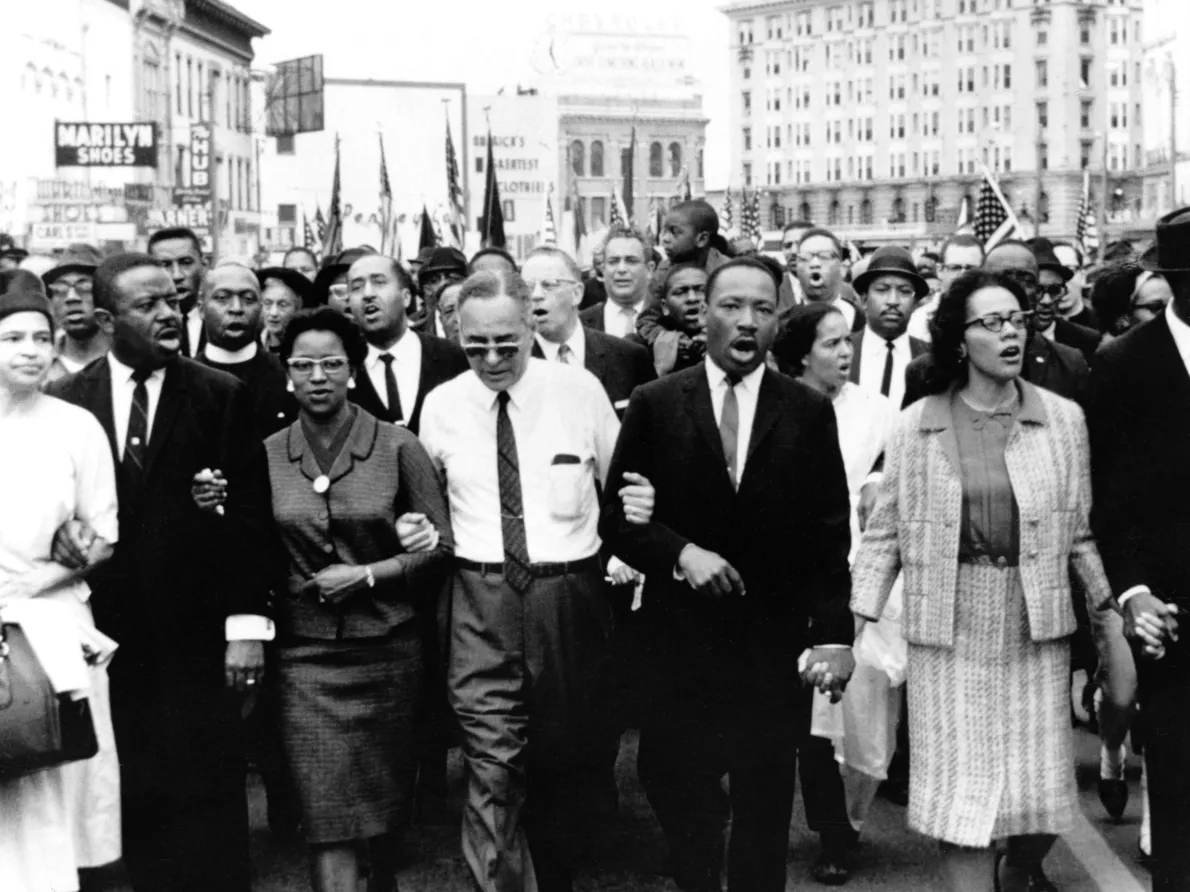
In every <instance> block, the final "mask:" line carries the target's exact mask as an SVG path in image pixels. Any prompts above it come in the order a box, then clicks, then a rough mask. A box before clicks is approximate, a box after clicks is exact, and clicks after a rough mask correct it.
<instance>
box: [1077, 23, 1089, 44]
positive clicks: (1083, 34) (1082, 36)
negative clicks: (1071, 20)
mask: <svg viewBox="0 0 1190 892" xmlns="http://www.w3.org/2000/svg"><path fill="white" fill-rule="evenodd" d="M1078 42H1079V43H1081V44H1082V45H1083V46H1090V45H1091V23H1090V22H1087V21H1083V22H1080V23H1079V26H1078Z"/></svg>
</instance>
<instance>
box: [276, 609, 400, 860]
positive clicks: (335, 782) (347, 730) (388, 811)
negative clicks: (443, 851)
mask: <svg viewBox="0 0 1190 892" xmlns="http://www.w3.org/2000/svg"><path fill="white" fill-rule="evenodd" d="M279 674H280V695H281V733H282V736H283V739H284V745H285V753H286V756H287V757H288V759H289V764H290V769H291V771H292V772H293V778H294V783H295V784H296V786H297V790H298V796H299V798H300V799H301V804H302V823H303V827H304V830H305V835H306V841H307V842H310V843H315V844H327V843H336V842H346V841H350V840H361V839H370V838H372V837H375V836H380V835H381V834H385V833H391V832H394V831H396V830H399V829H400V828H401V827H402V826H403V825H404V824H405V823H406V822H407V820H408V816H409V813H410V808H411V805H412V798H413V786H414V780H415V775H416V770H417V750H416V746H417V741H416V737H415V734H414V728H415V716H416V710H417V705H418V698H419V696H420V694H421V683H422V661H421V642H420V641H419V638H418V632H417V630H416V629H415V628H408V629H402V630H399V631H397V632H394V633H393V634H392V635H391V636H389V637H386V638H368V639H355V640H351V639H348V640H344V641H314V640H310V639H304V640H302V641H300V642H298V643H293V642H290V643H288V644H283V645H282V646H281V648H280V660H279Z"/></svg>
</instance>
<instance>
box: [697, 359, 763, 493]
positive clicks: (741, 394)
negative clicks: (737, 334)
mask: <svg viewBox="0 0 1190 892" xmlns="http://www.w3.org/2000/svg"><path fill="white" fill-rule="evenodd" d="M703 363H704V364H705V366H706V370H707V384H708V385H710V388H711V408H712V409H713V410H714V412H715V424H716V425H718V424H719V423H720V422H721V421H722V419H723V400H724V399H725V398H726V397H727V372H725V371H723V369H721V368H719V366H717V365H715V363H714V362H713V361H712V360H711V357H709V356H708V357H707V358H706V359H704V360H703ZM763 377H764V364H763V363H761V364H760V365H759V366H757V367H756V368H755V369H754V370H753V371H751V372H749V373H748V374H747V375H745V376H744V377H743V378H741V379H740V383H739V384H737V385H736V386H735V398H736V405H737V406H739V410H740V415H739V422H740V423H739V427H738V428H737V430H738V434H737V437H736V456H737V458H736V463H735V481H734V482H735V485H736V486H737V487H738V486H739V485H740V479H741V478H742V477H743V476H744V464H745V463H746V462H747V460H748V444H749V443H751V442H752V423H753V422H754V421H755V420H756V402H757V400H758V399H760V379H761V378H763Z"/></svg>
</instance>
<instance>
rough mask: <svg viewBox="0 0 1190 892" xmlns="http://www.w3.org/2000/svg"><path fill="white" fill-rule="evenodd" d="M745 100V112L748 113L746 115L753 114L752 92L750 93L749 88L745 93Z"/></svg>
mask: <svg viewBox="0 0 1190 892" xmlns="http://www.w3.org/2000/svg"><path fill="white" fill-rule="evenodd" d="M743 100H744V114H746V115H750V114H752V94H751V93H749V92H748V91H747V90H745V91H744V93H743Z"/></svg>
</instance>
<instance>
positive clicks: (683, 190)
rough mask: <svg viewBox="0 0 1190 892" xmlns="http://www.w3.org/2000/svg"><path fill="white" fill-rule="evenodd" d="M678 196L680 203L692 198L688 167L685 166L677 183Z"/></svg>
mask: <svg viewBox="0 0 1190 892" xmlns="http://www.w3.org/2000/svg"><path fill="white" fill-rule="evenodd" d="M678 194H679V195H681V196H682V201H689V200H690V199H691V198H693V197H694V196H693V194H692V193H691V191H690V167H689V165H685V166H683V167H682V179H681V180H680V181H679V182H678Z"/></svg>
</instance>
